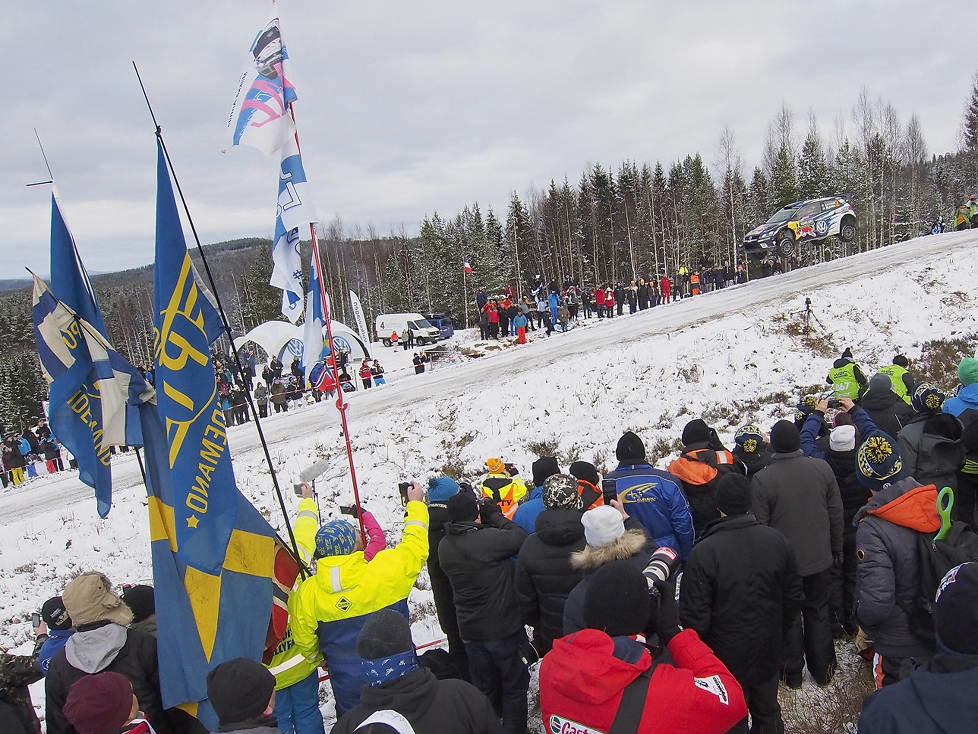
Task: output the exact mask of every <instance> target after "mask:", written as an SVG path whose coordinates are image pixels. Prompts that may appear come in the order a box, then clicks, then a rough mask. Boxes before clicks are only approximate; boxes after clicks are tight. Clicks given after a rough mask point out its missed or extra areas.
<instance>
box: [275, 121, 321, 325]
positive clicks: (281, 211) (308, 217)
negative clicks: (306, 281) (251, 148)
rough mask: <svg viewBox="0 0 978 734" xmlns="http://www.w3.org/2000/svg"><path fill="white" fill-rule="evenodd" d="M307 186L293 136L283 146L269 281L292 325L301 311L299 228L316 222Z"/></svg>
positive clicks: (304, 172)
mask: <svg viewBox="0 0 978 734" xmlns="http://www.w3.org/2000/svg"><path fill="white" fill-rule="evenodd" d="M308 187H309V182H308V181H307V180H306V171H305V169H304V168H303V166H302V156H300V155H299V148H298V145H297V144H296V141H295V137H294V136H293V137H291V138H289V139H288V140H287V141H286V142H285V143H284V144H283V145H282V165H281V170H280V174H279V180H278V209H277V211H276V215H275V238H274V241H273V243H272V263H273V268H272V279H271V281H270V282H271V284H272V285H274V286H275V287H276V288H281V289H282V313H283V314H285V317H286V318H287V319H288V320H289V321H291V322H292V323H293V324H294V323H296V322H298V320H299V317H300V316H301V315H302V312H303V308H302V257H301V255H300V254H299V241H300V239H301V238H300V235H299V233H300V231H301V230H300V227H303V226H305V225H308V224H309V223H311V222H315V221H316V212H315V208H314V207H313V205H312V201H311V200H310V198H309V192H308Z"/></svg>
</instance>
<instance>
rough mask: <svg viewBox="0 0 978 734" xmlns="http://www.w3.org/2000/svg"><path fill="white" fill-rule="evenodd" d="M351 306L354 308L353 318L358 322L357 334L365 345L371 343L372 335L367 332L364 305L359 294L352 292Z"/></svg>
mask: <svg viewBox="0 0 978 734" xmlns="http://www.w3.org/2000/svg"><path fill="white" fill-rule="evenodd" d="M350 304H351V305H352V306H353V317H354V318H355V319H356V322H357V332H358V333H359V334H360V338H361V339H362V340H363V343H364V344H369V343H370V334H369V333H368V332H367V320H366V319H365V318H364V317H363V304H362V303H360V299H359V298H358V297H357V294H356V293H354V292H353V291H350Z"/></svg>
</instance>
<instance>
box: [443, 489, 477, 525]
mask: <svg viewBox="0 0 978 734" xmlns="http://www.w3.org/2000/svg"><path fill="white" fill-rule="evenodd" d="M478 516H479V502H478V500H476V498H475V494H474V493H472V492H467V491H464V490H462V491H460V492H458V493H457V494H455V495H452V497H451V498H450V499H449V500H448V519H449V520H451V521H452V522H472V521H473V520H475V519H476V518H477V517H478Z"/></svg>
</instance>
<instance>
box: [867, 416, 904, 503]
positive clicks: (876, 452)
mask: <svg viewBox="0 0 978 734" xmlns="http://www.w3.org/2000/svg"><path fill="white" fill-rule="evenodd" d="M856 467H857V468H858V469H859V471H858V473H857V477H858V479H859V481H860V483H862V484H863V485H864V486H866V487H869V488H870V489H871V490H873V491H874V492H876V491H879V490H881V489H883V487H884V486H885V485H887V484H892V483H893V482H895V481H896V480H897V479H899V478H900V472H901V471H902V470H903V459H902V457H901V456H900V449H899V448H898V447H897V444H896V441H894V440H893V439H892V438H891V437H890V436H889V435H887V434H886V433H884V432H883V431H879V430H876V431H873V432H872V433H870V434H869V435H868V436H867V437H866V440H865V441H863V442H862V444H860V446H859V451H858V452H856Z"/></svg>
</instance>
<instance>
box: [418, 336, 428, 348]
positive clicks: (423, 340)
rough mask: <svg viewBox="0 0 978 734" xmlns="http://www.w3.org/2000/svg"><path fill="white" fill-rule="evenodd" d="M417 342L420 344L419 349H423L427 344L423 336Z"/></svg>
mask: <svg viewBox="0 0 978 734" xmlns="http://www.w3.org/2000/svg"><path fill="white" fill-rule="evenodd" d="M415 341H416V342H417V343H418V346H419V347H423V346H424V345H425V344H426V343H427V341H426V340H425V338H424V337H423V336H419V337H418V338H417V339H415Z"/></svg>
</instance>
